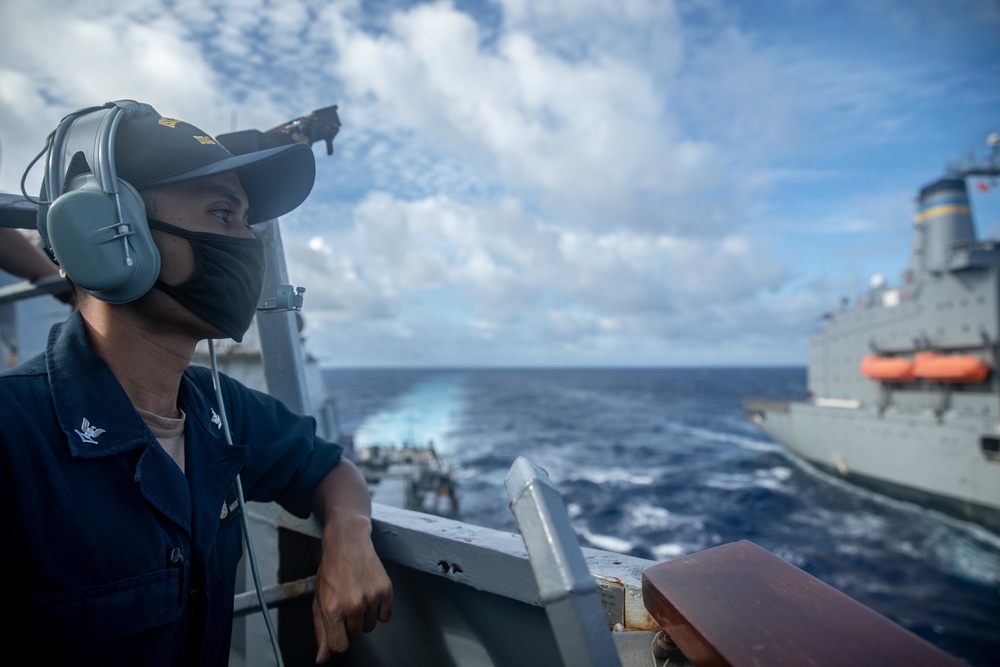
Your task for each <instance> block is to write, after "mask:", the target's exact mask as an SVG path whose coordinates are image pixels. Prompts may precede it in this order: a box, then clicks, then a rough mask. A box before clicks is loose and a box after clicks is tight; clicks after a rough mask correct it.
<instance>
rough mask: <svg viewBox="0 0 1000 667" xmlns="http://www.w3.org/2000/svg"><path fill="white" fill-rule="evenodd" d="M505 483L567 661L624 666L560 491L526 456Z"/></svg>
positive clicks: (585, 666)
mask: <svg viewBox="0 0 1000 667" xmlns="http://www.w3.org/2000/svg"><path fill="white" fill-rule="evenodd" d="M504 485H505V486H506V487H507V495H508V496H509V497H510V502H511V504H510V508H511V512H513V514H514V519H515V520H516V521H517V527H518V529H519V530H520V531H521V537H522V538H523V539H524V545H525V547H526V548H527V550H528V558H529V560H530V561H531V569H532V571H533V572H534V574H535V581H536V582H537V584H538V593H539V596H540V597H541V602H542V606H543V607H544V608H545V613H546V615H547V616H548V618H549V623H550V624H551V625H552V630H553V632H554V634H555V639H556V644H557V645H558V647H559V652H560V653H561V654H562V657H563V663H564V664H566V665H574V667H588V666H593V667H598V666H601V667H621V661H620V660H619V657H618V653H617V651H616V650H615V645H614V641H613V640H612V638H611V632H610V629H609V628H608V623H607V617H606V616H605V613H604V610H603V608H602V607H601V601H600V598H599V597H598V594H597V583H596V582H595V581H594V577H593V576H592V575H591V573H590V569H589V568H588V567H587V562H586V560H584V557H583V551H581V550H580V544H579V542H578V541H577V537H576V533H575V532H574V531H573V526H572V525H571V524H570V521H569V515H568V514H567V513H566V507H565V505H564V504H563V501H562V496H560V494H559V491H558V490H557V489H556V487H555V486H554V485H553V484H552V482H551V481H550V480H549V476H548V474H547V473H546V472H545V471H544V470H542V469H541V468H539V467H538V466H536V465H535V464H534V463H532V462H531V461H529V460H528V459H526V458H524V457H523V456H522V457H518V459H517V460H516V461H514V464H513V465H512V466H511V467H510V470H509V471H508V472H507V476H506V477H505V478H504Z"/></svg>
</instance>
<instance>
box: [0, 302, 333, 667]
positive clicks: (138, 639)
mask: <svg viewBox="0 0 1000 667" xmlns="http://www.w3.org/2000/svg"><path fill="white" fill-rule="evenodd" d="M221 381H222V393H223V399H224V401H225V403H226V413H227V414H228V417H229V420H230V424H231V429H232V434H233V441H234V442H235V443H236V444H235V445H234V446H229V445H227V444H226V441H225V438H224V435H223V433H222V429H221V425H222V424H221V421H220V419H219V415H218V411H217V410H216V408H215V406H214V390H213V388H212V381H211V375H210V373H209V372H208V370H207V369H204V368H199V367H191V368H189V369H188V370H187V371H186V372H185V373H184V376H183V379H182V381H181V387H180V394H179V397H178V404H179V406H180V408H181V409H182V410H183V411H184V412H185V413H186V415H187V418H186V423H185V428H184V436H185V461H186V462H185V468H186V474H184V473H182V472H181V470H180V468H179V467H178V466H177V464H175V463H174V461H173V460H172V459H171V458H170V457H169V455H168V454H167V453H166V452H165V451H164V450H163V448H162V447H160V444H159V443H158V442H157V441H156V439H155V437H154V436H153V435H152V433H151V432H150V431H149V429H148V428H147V427H146V424H145V423H144V422H143V421H142V418H141V417H140V416H139V415H138V413H137V412H136V411H135V409H134V408H133V407H132V404H131V402H130V401H129V399H128V396H127V395H126V394H125V391H124V389H122V387H121V385H120V384H119V383H118V381H117V380H116V379H115V377H114V375H113V374H112V373H111V370H110V369H109V368H108V366H107V365H106V364H105V363H104V361H103V360H102V359H101V358H100V357H99V356H98V355H97V354H96V353H95V352H94V351H93V350H92V349H91V348H90V345H89V343H88V341H87V336H86V332H85V329H84V324H83V319H82V318H81V317H80V314H79V313H74V314H73V315H72V316H71V317H70V318H69V320H67V322H66V323H65V324H62V325H57V326H55V327H53V329H52V331H51V333H50V334H49V340H48V346H47V349H46V352H45V353H44V354H41V355H38V356H37V357H35V358H34V359H31V360H29V361H27V362H25V363H24V364H22V365H20V366H18V367H15V368H12V369H8V370H7V371H4V372H2V373H0V494H2V496H0V497H2V502H3V509H2V512H3V535H4V538H3V547H2V549H0V551H2V553H3V556H2V561H0V563H2V565H3V569H2V573H3V576H4V578H5V580H6V585H5V595H4V598H5V599H6V602H7V608H8V611H9V612H10V614H9V615H8V620H6V621H4V623H3V624H0V627H3V628H4V634H5V635H7V637H6V639H7V641H6V642H5V645H6V646H7V650H8V652H10V653H11V654H12V655H17V654H20V655H22V656H26V658H27V661H28V663H29V664H63V665H74V666H76V665H91V664H93V665H131V666H135V665H143V666H149V665H224V664H227V662H228V657H229V656H228V654H229V643H230V636H231V632H232V617H233V592H234V587H235V578H236V565H237V562H238V561H239V559H240V556H241V554H242V543H241V535H242V530H241V527H240V522H239V510H238V507H237V505H236V492H235V479H236V475H237V473H239V474H240V476H241V479H242V482H243V489H244V492H245V494H246V498H247V500H259V501H272V500H277V501H278V502H279V503H280V504H281V505H282V506H284V507H285V508H286V509H287V510H289V511H290V512H293V513H294V514H296V515H298V516H307V515H308V514H309V511H310V509H311V501H312V494H313V491H314V489H315V488H316V485H317V484H318V483H319V481H320V480H321V479H322V478H323V476H324V475H326V473H327V472H329V471H330V470H331V469H332V468H333V467H335V466H336V465H337V463H338V462H339V461H340V457H341V448H340V447H339V446H338V445H335V444H332V443H329V442H326V441H323V440H321V439H320V438H318V437H316V435H315V423H314V421H313V420H312V419H311V418H307V417H301V416H298V415H295V414H293V413H291V412H289V411H288V410H287V409H286V408H285V407H284V406H283V405H281V404H280V403H279V402H278V401H276V400H274V399H272V398H270V397H269V396H266V395H265V394H262V393H259V392H255V391H252V390H250V389H247V388H246V387H244V386H242V385H240V384H239V383H237V382H236V381H234V380H232V379H231V378H228V377H225V376H223V377H222V380H221ZM11 615H12V617H11ZM18 649H22V650H20V651H19V650H18Z"/></svg>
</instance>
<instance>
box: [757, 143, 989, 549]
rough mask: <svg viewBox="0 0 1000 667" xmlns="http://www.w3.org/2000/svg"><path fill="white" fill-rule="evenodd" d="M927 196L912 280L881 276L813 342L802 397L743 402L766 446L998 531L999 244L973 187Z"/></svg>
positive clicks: (969, 171) (952, 178)
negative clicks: (981, 222)
mask: <svg viewBox="0 0 1000 667" xmlns="http://www.w3.org/2000/svg"><path fill="white" fill-rule="evenodd" d="M988 143H989V145H990V148H991V154H990V156H989V158H988V159H986V160H985V161H984V162H982V163H980V164H978V165H971V166H967V167H963V168H954V169H950V170H948V171H947V172H946V173H945V175H944V176H943V177H941V178H939V179H937V180H935V181H934V182H932V183H929V184H928V185H926V186H925V187H923V188H922V189H921V190H920V193H919V197H918V200H917V212H916V215H915V217H914V224H913V244H912V250H911V252H910V260H909V266H908V268H907V269H906V270H905V271H904V273H903V276H902V280H901V284H900V285H899V286H897V287H890V286H888V285H887V284H886V281H885V280H884V279H883V278H882V277H880V276H875V277H874V278H873V279H872V283H871V289H870V290H869V291H868V292H867V293H865V294H863V295H862V296H861V297H860V298H859V299H858V300H857V302H856V303H855V304H854V305H853V307H849V308H843V309H841V310H840V311H838V312H835V313H831V314H828V315H825V316H824V319H825V326H824V328H823V330H822V331H820V332H819V333H817V334H816V335H814V336H813V337H812V339H811V340H810V344H809V367H808V394H807V399H806V400H805V401H799V402H776V401H763V400H758V399H752V398H750V399H746V400H745V401H744V403H743V407H744V410H745V411H746V413H747V415H748V416H749V417H750V419H751V420H752V421H753V422H754V423H755V424H756V425H757V426H758V427H759V428H760V429H761V430H762V431H764V433H766V434H767V435H768V436H770V437H771V438H772V439H774V440H775V441H776V442H778V443H780V444H782V445H784V446H785V447H786V448H788V449H789V450H790V451H791V452H793V453H795V454H796V455H798V456H800V457H802V458H803V459H805V460H807V461H809V462H810V463H811V464H813V465H815V466H817V467H819V468H821V469H823V470H825V471H827V472H830V473H831V474H833V475H837V476H839V477H841V478H843V479H845V480H848V481H850V482H853V483H856V484H858V485H860V486H864V487H867V488H869V489H872V490H875V491H878V492H880V493H883V494H885V495H889V496H892V497H895V498H898V499H901V500H905V501H910V502H915V503H918V504H920V505H923V506H925V507H928V508H932V509H937V510H940V511H943V512H945V513H947V514H950V515H953V516H956V517H959V518H962V519H965V520H969V521H973V522H976V523H979V524H982V525H983V526H985V527H987V528H989V529H990V530H992V531H994V532H1000V377H998V374H997V368H998V362H1000V315H998V306H1000V239H991V240H979V239H978V238H977V236H976V230H975V225H974V223H973V216H972V210H971V208H970V203H969V194H968V189H967V179H968V178H969V177H984V178H987V179H994V180H995V179H996V177H997V175H998V174H1000V164H998V159H997V158H998V150H1000V134H996V133H994V134H991V135H990V137H989V139H988Z"/></svg>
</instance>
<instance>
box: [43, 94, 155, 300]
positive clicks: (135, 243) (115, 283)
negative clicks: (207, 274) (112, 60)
mask: <svg viewBox="0 0 1000 667" xmlns="http://www.w3.org/2000/svg"><path fill="white" fill-rule="evenodd" d="M144 106H145V105H141V104H139V103H138V102H134V101H132V100H118V101H116V102H108V103H107V104H105V105H104V106H102V107H87V108H84V109H80V110H79V111H75V112H73V113H71V114H70V115H68V116H66V117H65V118H64V119H63V120H62V122H60V123H59V126H58V127H57V128H56V130H55V132H53V134H52V135H50V146H49V151H48V160H47V166H46V170H45V184H46V186H45V195H46V199H47V200H48V202H51V204H50V206H49V210H48V215H47V219H46V231H47V233H48V242H49V246H50V247H51V248H52V252H53V254H54V255H55V258H56V261H57V262H59V266H60V267H61V268H62V270H63V271H64V272H65V274H66V275H67V276H68V277H69V278H70V280H72V281H73V282H74V283H76V284H77V285H79V286H80V287H81V288H83V289H84V290H86V291H87V292H88V293H90V294H91V295H93V296H94V297H96V298H98V299H100V300H102V301H107V302H108V303H128V302H129V301H134V300H135V299H138V298H139V297H140V296H142V295H143V294H145V293H146V292H148V291H149V290H150V288H151V287H152V286H153V283H155V282H156V278H157V276H159V273H160V252H159V250H158V249H157V247H156V245H155V244H154V243H153V237H152V235H151V234H150V232H149V224H148V223H147V221H146V206H145V204H144V203H143V201H142V198H141V197H140V196H139V193H138V192H137V191H136V189H135V188H134V187H132V186H131V185H130V184H129V183H127V182H125V181H123V180H121V179H119V178H118V174H117V172H116V170H115V133H116V131H117V129H118V124H119V123H120V122H121V120H122V117H123V116H124V115H125V114H126V113H129V112H133V111H137V110H139V109H140V107H144ZM80 153H82V154H83V158H84V159H85V160H86V162H87V165H88V166H89V167H90V173H83V174H79V175H76V176H72V177H71V178H70V179H69V180H68V182H67V180H66V175H67V169H68V168H69V166H70V163H71V161H72V159H73V157H74V156H76V155H77V154H80Z"/></svg>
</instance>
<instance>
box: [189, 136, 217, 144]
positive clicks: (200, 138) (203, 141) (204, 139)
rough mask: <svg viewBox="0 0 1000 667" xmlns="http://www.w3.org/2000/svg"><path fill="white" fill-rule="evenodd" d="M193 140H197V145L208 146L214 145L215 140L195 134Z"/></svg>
mask: <svg viewBox="0 0 1000 667" xmlns="http://www.w3.org/2000/svg"><path fill="white" fill-rule="evenodd" d="M194 138H195V139H197V140H198V143H199V144H209V145H213V146H214V145H215V139H213V138H212V137H208V136H205V135H201V134H196V135H194Z"/></svg>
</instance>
